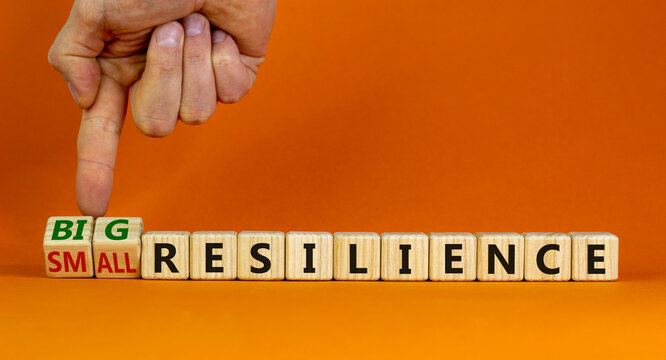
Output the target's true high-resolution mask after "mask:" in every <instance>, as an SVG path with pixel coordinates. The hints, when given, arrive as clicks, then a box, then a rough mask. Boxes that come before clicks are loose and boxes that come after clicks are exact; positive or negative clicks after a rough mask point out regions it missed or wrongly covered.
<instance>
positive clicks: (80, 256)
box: [47, 251, 86, 273]
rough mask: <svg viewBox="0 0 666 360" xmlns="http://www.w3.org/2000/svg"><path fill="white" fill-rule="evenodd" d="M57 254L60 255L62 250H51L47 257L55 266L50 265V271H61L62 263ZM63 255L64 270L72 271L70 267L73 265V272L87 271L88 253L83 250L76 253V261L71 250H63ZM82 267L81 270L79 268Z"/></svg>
mask: <svg viewBox="0 0 666 360" xmlns="http://www.w3.org/2000/svg"><path fill="white" fill-rule="evenodd" d="M56 256H60V251H51V252H49V254H48V256H47V259H48V260H49V262H50V263H51V264H53V265H54V266H53V267H49V272H53V273H56V272H60V271H61V270H62V264H61V263H60V261H58V259H57V258H56ZM62 257H63V262H64V263H65V271H64V272H70V270H69V268H70V266H71V268H72V270H71V272H79V271H82V272H86V253H85V252H83V251H79V252H77V253H76V261H74V258H73V257H72V253H71V252H69V251H63V252H62ZM79 268H81V270H79Z"/></svg>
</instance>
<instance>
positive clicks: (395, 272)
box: [381, 233, 428, 281]
mask: <svg viewBox="0 0 666 360" xmlns="http://www.w3.org/2000/svg"><path fill="white" fill-rule="evenodd" d="M381 239H382V241H381V252H382V258H381V268H382V271H381V275H382V279H383V280H389V281H425V280H427V279H428V236H427V235H426V234H424V233H383V234H382V235H381Z"/></svg>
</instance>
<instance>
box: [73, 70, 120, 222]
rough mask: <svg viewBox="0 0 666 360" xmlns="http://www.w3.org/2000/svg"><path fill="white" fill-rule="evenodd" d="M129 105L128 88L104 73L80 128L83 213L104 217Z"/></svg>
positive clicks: (79, 175)
mask: <svg viewBox="0 0 666 360" xmlns="http://www.w3.org/2000/svg"><path fill="white" fill-rule="evenodd" d="M126 108H127V89H126V88H125V87H123V86H122V85H120V84H118V83H117V82H116V81H114V80H113V79H111V78H110V77H107V76H105V75H102V77H101V80H100V87H99V91H98V94H97V98H96V99H95V102H94V103H93V105H92V106H91V107H90V108H89V109H87V110H84V111H83V116H82V118H81V127H80V128H79V138H78V149H77V150H78V152H77V155H78V169H77V172H76V198H77V202H78V204H79V209H80V210H81V212H82V213H83V214H84V215H91V216H94V217H98V216H102V215H104V213H106V209H107V207H108V206H109V199H110V198H111V188H112V187H113V169H114V167H115V163H116V151H117V149H118V138H119V136H120V131H121V129H122V126H123V120H124V117H125V111H126Z"/></svg>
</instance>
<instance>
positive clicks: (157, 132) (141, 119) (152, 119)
mask: <svg viewBox="0 0 666 360" xmlns="http://www.w3.org/2000/svg"><path fill="white" fill-rule="evenodd" d="M134 122H135V124H136V127H137V128H138V129H139V131H141V133H143V134H144V135H147V136H152V137H163V136H167V135H169V134H171V132H172V131H173V128H174V125H175V124H174V122H173V121H170V120H169V119H168V118H167V117H166V116H161V115H160V114H147V113H146V114H139V115H138V116H136V118H135V121H134Z"/></svg>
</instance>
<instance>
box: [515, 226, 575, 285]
mask: <svg viewBox="0 0 666 360" xmlns="http://www.w3.org/2000/svg"><path fill="white" fill-rule="evenodd" d="M523 237H524V238H525V280H527V281H568V280H569V279H571V237H570V236H569V235H567V234H562V233H537V232H530V233H524V234H523ZM539 265H541V266H542V267H545V268H543V269H540V268H539ZM543 270H545V271H547V272H553V274H549V273H547V272H544V271H543Z"/></svg>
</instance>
